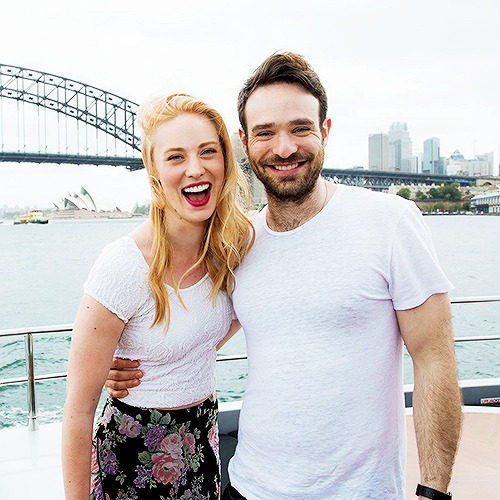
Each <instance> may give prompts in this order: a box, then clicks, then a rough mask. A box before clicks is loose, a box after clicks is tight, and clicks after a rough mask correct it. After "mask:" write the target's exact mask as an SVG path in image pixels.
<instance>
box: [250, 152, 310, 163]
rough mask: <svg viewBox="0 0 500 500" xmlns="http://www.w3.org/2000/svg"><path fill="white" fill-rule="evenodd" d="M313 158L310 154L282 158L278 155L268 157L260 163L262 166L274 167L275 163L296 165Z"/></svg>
mask: <svg viewBox="0 0 500 500" xmlns="http://www.w3.org/2000/svg"><path fill="white" fill-rule="evenodd" d="M313 158H314V155H313V154H312V153H305V154H300V153H292V154H291V155H290V156H287V157H286V158H283V157H281V156H279V155H273V156H269V157H267V158H264V159H263V160H261V161H260V163H261V164H263V165H275V164H276V163H288V162H289V163H298V162H301V161H310V160H312V159H313Z"/></svg>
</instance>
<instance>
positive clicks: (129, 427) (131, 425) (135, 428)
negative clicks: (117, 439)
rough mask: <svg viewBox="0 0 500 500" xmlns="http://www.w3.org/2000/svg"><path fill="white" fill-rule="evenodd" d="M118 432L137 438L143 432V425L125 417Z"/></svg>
mask: <svg viewBox="0 0 500 500" xmlns="http://www.w3.org/2000/svg"><path fill="white" fill-rule="evenodd" d="M118 432H119V433H120V434H125V436H128V437H130V438H135V437H137V436H138V435H139V434H140V432H141V424H140V423H139V422H137V421H136V420H134V419H133V418H132V417H129V416H128V415H123V423H122V424H121V425H120V427H118Z"/></svg>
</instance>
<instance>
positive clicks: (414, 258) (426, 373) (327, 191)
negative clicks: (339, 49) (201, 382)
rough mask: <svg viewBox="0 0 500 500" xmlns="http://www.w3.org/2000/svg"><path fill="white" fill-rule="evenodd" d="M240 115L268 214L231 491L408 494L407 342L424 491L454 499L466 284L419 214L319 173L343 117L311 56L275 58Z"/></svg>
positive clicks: (253, 494) (263, 68) (251, 291)
mask: <svg viewBox="0 0 500 500" xmlns="http://www.w3.org/2000/svg"><path fill="white" fill-rule="evenodd" d="M238 111H239V118H240V123H241V130H240V138H241V141H242V144H243V147H244V149H245V151H246V153H247V156H248V159H249V161H250V164H251V167H252V169H253V171H254V172H255V174H256V176H257V177H258V178H259V179H260V180H261V181H262V182H263V184H264V186H265V188H266V193H267V197H268V206H267V208H266V209H264V210H263V211H262V212H261V213H260V214H259V216H258V218H257V220H256V222H255V227H256V242H255V245H254V247H253V248H252V250H251V252H250V253H249V255H248V256H247V257H246V259H245V261H244V262H243V264H242V265H241V266H240V267H239V269H238V270H237V275H236V289H235V292H234V296H233V303H234V309H235V312H236V314H237V316H238V319H239V320H240V322H241V324H242V326H243V329H244V331H245V335H246V339H247V353H248V383H247V389H246V391H245V394H244V397H243V403H242V408H241V413H240V424H239V432H238V445H237V448H236V452H235V456H234V457H233V459H232V460H231V462H230V464H229V475H230V480H231V485H230V486H228V488H227V489H226V491H225V494H224V498H227V499H235V498H247V499H249V500H254V499H255V500H256V499H266V500H267V499H283V500H284V499H330V498H332V499H333V498H335V499H351V498H352V499H354V498H356V499H369V498H376V499H382V498H383V499H400V498H404V496H405V493H404V489H405V486H404V475H405V457H406V449H405V414H404V402H403V388H402V386H403V381H402V341H404V342H405V344H406V347H407V349H408V352H409V353H410V355H411V357H412V360H413V366H414V378H415V389H414V398H413V404H414V421H415V429H416V437H417V445H418V450H419V459H420V471H421V483H422V485H424V487H420V489H419V490H418V491H419V494H420V495H421V498H449V497H448V495H446V494H445V493H444V492H446V491H447V487H448V484H449V481H450V476H451V470H452V466H453V461H454V457H455V453H456V448H457V443H458V439H459V435H460V428H461V395H460V390H459V387H458V380H457V370H456V362H455V357H454V344H453V337H452V328H451V313H450V305H449V299H448V295H447V292H448V291H449V290H450V289H451V284H450V283H449V282H448V280H447V279H446V277H445V276H444V275H443V273H442V271H441V269H440V266H439V264H438V262H437V258H436V255H435V252H434V249H433V245H432V242H431V239H430V235H429V232H428V230H427V228H426V226H425V225H424V223H423V218H422V216H421V214H420V212H419V211H418V209H417V208H416V206H415V205H414V204H413V203H412V202H409V201H406V200H403V199H402V198H399V197H395V196H389V195H386V194H380V193H374V192H371V191H368V190H364V189H361V188H353V187H347V186H343V185H334V184H331V183H328V182H326V181H325V180H324V179H322V178H321V177H320V173H321V169H322V167H323V160H324V148H325V145H326V142H327V140H328V136H329V133H330V127H331V121H330V119H328V118H327V116H326V113H327V98H326V93H325V91H324V88H323V86H322V85H321V82H320V80H319V78H318V76H317V74H316V73H315V72H314V71H313V70H312V68H311V67H310V66H309V65H308V63H307V62H306V61H305V60H304V59H303V58H302V57H301V56H298V55H296V54H292V53H284V54H274V55H272V56H271V57H269V58H268V59H267V60H266V61H264V62H263V63H262V64H261V65H260V66H259V68H257V70H256V71H255V73H254V74H253V75H252V77H251V78H250V79H249V80H248V81H247V82H246V84H245V86H244V87H243V89H242V91H241V92H240V95H239V99H238ZM440 495H441V496H440Z"/></svg>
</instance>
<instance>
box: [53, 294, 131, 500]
mask: <svg viewBox="0 0 500 500" xmlns="http://www.w3.org/2000/svg"><path fill="white" fill-rule="evenodd" d="M124 326H125V324H124V322H123V321H122V320H121V319H119V318H118V317H117V316H116V315H115V314H113V313H112V312H111V311H109V310H108V309H106V308H105V307H104V306H103V305H101V304H100V303H99V302H97V301H96V300H94V299H93V298H91V297H90V296H88V295H84V296H83V299H82V301H81V303H80V308H79V309H78V313H77V316H76V319H75V323H74V327H73V334H72V338H71V350H70V354H69V362H68V378H67V383H66V403H65V404H64V414H63V444H62V459H63V473H64V487H65V492H66V499H67V500H80V499H82V500H83V499H85V500H88V499H89V493H90V462H91V450H92V432H93V423H94V414H95V410H96V407H97V404H98V402H99V397H100V395H101V390H102V386H103V384H104V381H105V380H106V375H107V374H108V370H109V367H110V366H111V361H112V359H113V353H114V351H115V348H116V345H117V343H118V340H119V338H120V335H121V333H122V331H123V328H124Z"/></svg>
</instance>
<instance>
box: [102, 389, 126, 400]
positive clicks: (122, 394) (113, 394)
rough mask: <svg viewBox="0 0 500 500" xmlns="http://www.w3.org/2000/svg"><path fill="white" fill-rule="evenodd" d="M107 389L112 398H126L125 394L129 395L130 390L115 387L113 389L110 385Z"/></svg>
mask: <svg viewBox="0 0 500 500" xmlns="http://www.w3.org/2000/svg"><path fill="white" fill-rule="evenodd" d="M106 390H107V391H108V394H109V395H110V396H111V397H112V398H124V397H125V396H128V391H127V390H124V391H115V390H114V389H111V388H110V387H106Z"/></svg>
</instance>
